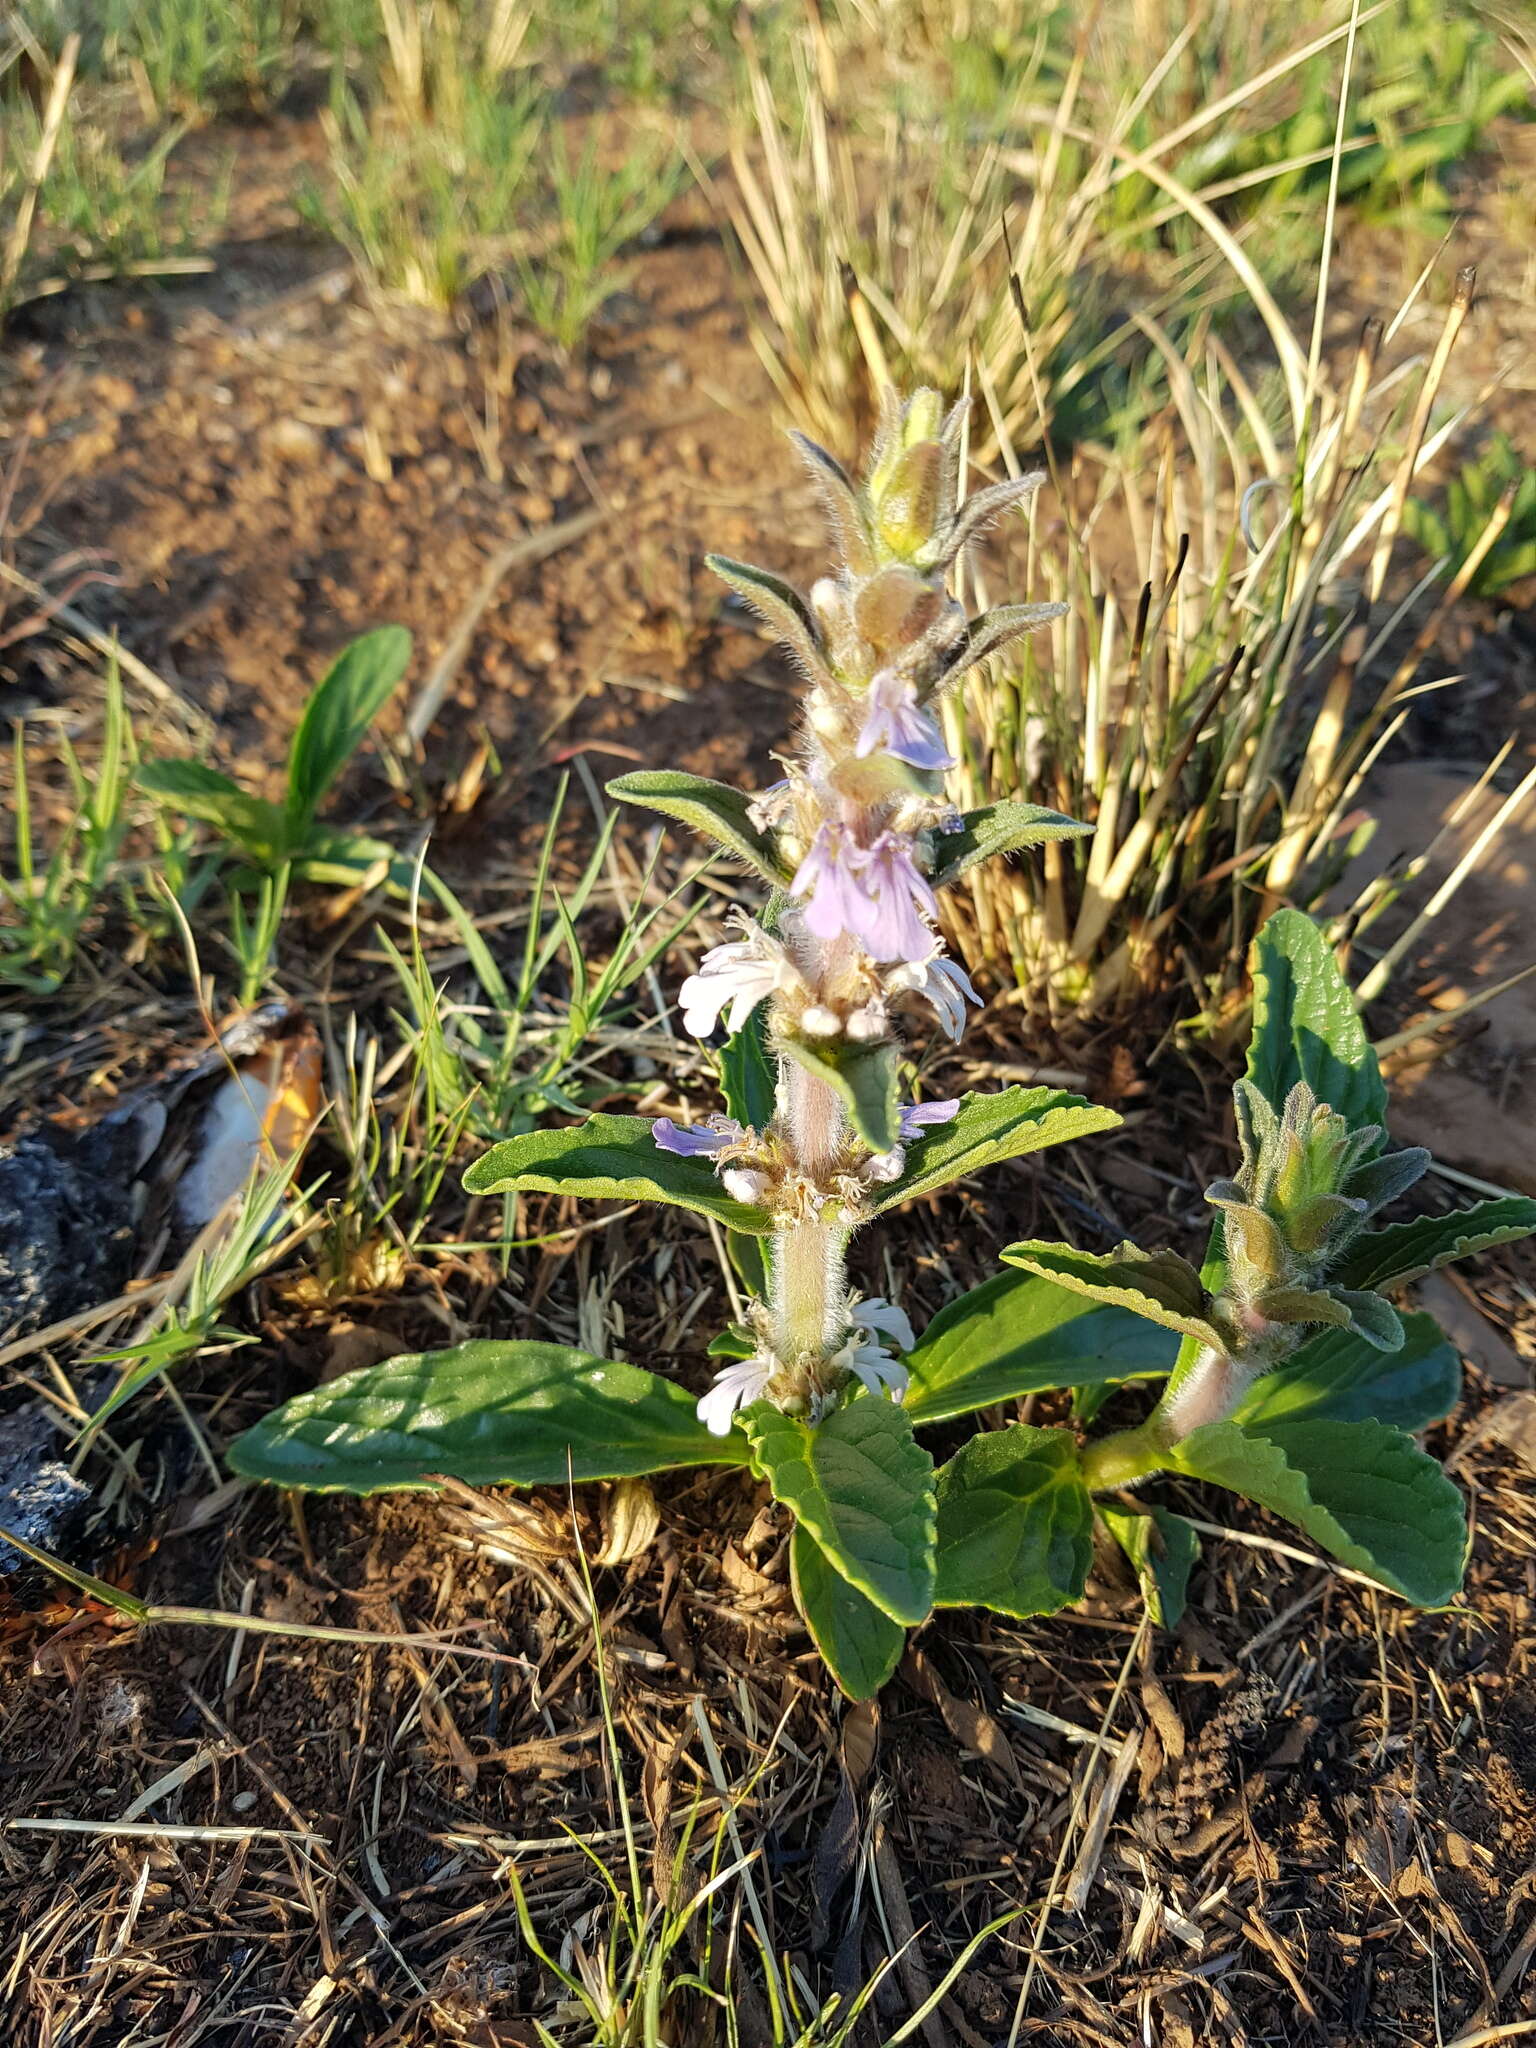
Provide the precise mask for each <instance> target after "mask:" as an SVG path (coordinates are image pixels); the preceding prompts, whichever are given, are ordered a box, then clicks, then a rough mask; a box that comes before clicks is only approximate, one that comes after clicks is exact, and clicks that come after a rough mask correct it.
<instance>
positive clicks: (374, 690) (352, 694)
mask: <svg viewBox="0 0 1536 2048" xmlns="http://www.w3.org/2000/svg"><path fill="white" fill-rule="evenodd" d="M410 658H411V636H410V634H409V633H407V632H406V631H405V630H404V628H403V627H400V626H381V627H379V628H378V630H377V631H375V632H372V633H364V634H363V635H362V637H361V638H360V639H357V640H354V641H353V642H352V645H351V646H350V647H348V648H347V649H346V650H345V652H344V653H342V654H341V655H340V656H339V657H338V658H337V660H336V661H335V662H333V663H332V665H331V667H330V668H329V669H328V670H327V671H326V674H325V675H324V676H323V677H322V678H321V680H320V682H318V683H317V684H316V685H315V688H314V690H313V692H312V693H311V695H310V699H309V702H308V703H307V704H306V705H305V707H304V713H303V716H302V717H301V718H300V720H299V724H298V730H297V731H296V732H295V733H294V736H293V744H292V746H291V747H290V748H289V751H288V774H287V791H286V794H285V797H284V801H283V802H282V803H281V804H275V803H270V802H268V801H267V800H266V799H265V798H263V797H256V796H249V795H247V793H246V792H245V791H244V790H243V789H241V788H240V786H239V784H238V783H236V782H233V781H232V780H231V779H230V777H229V776H227V775H224V774H221V773H220V771H219V770H218V769H217V768H210V767H209V766H208V765H207V763H206V762H204V761H194V760H159V761H146V762H143V763H142V764H141V765H140V767H139V768H138V769H137V771H136V773H135V777H134V780H135V781H136V782H137V784H138V786H139V787H140V789H142V790H144V791H145V792H146V793H147V794H148V795H150V796H152V797H154V798H156V799H158V801H159V802H160V803H161V804H162V805H163V806H164V807H165V808H166V809H167V810H171V811H177V812H180V814H181V815H182V816H183V817H186V818H194V819H197V820H198V821H199V822H201V823H203V824H206V825H212V826H213V827H214V829H215V830H216V831H217V832H218V833H220V834H221V836H222V837H223V839H224V840H225V841H226V843H227V845H228V847H229V848H230V850H231V851H233V852H234V853H236V854H238V855H239V856H241V857H242V860H243V863H244V865H243V867H242V868H241V870H240V871H239V872H237V874H236V875H235V876H234V877H233V878H232V881H231V889H230V906H231V941H232V944H233V946H234V948H235V953H236V957H237V958H238V959H239V961H240V963H241V968H242V995H241V1000H242V1001H243V1002H246V1003H249V1002H251V1001H254V999H255V997H256V995H257V994H258V993H259V990H260V986H261V982H262V980H263V979H264V977H265V974H266V970H267V963H268V961H269V960H270V958H271V952H272V946H273V943H274V942H275V940H276V937H277V931H278V927H279V925H280V923H281V921H282V915H283V908H284V905H285V903H286V901H287V895H288V888H289V884H290V882H292V881H295V880H297V881H306V882H324V883H329V884H331V885H333V886H336V887H340V888H355V887H357V886H358V885H359V884H361V883H363V882H365V881H367V880H368V879H369V878H370V877H371V876H375V875H376V876H378V877H379V878H380V879H383V878H385V877H390V878H392V879H394V880H396V881H397V882H401V881H403V882H404V883H405V884H406V885H408V882H409V869H408V867H407V868H405V869H403V870H402V864H401V863H400V862H399V861H398V860H397V858H396V855H395V853H394V850H393V848H391V847H389V846H386V845H385V844H384V843H383V842H382V841H381V840H377V839H371V838H369V837H368V836H367V835H366V834H365V833H361V832H351V831H346V830H343V829H338V828H336V827H334V826H329V825H323V824H322V823H321V822H320V819H319V811H320V806H321V804H322V803H323V802H324V801H325V798H326V796H327V795H328V794H329V792H330V789H331V786H332V784H333V783H334V782H335V780H336V778H337V776H338V775H340V773H341V771H342V769H343V768H344V767H345V766H346V765H347V763H348V761H350V760H351V758H352V756H353V755H354V754H355V753H356V752H357V750H358V748H359V747H360V746H361V745H362V743H363V740H364V739H365V738H366V737H367V733H368V729H369V727H370V726H371V725H372V724H373V721H374V720H375V719H376V718H377V717H378V715H379V713H380V712H381V711H382V710H383V708H384V706H385V705H386V704H387V703H388V702H389V699H390V698H391V697H392V696H393V694H394V692H395V688H396V686H397V685H398V683H399V681H400V678H401V677H402V676H403V675H404V674H405V669H406V664H407V663H408V662H409V660H410ZM248 897H252V898H254V904H255V907H254V909H248V908H247V907H246V899H247V898H248Z"/></svg>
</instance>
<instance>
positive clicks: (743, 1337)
mask: <svg viewBox="0 0 1536 2048" xmlns="http://www.w3.org/2000/svg"><path fill="white" fill-rule="evenodd" d="M756 1349H757V1339H756V1338H755V1337H754V1336H753V1334H752V1332H751V1331H750V1330H749V1329H747V1328H746V1327H745V1325H744V1324H742V1323H727V1324H726V1326H725V1328H724V1329H723V1330H722V1331H721V1332H720V1334H719V1336H718V1337H712V1338H711V1339H710V1340H709V1343H708V1344H707V1345H706V1346H705V1350H706V1352H707V1354H708V1356H709V1357H711V1358H750V1357H751V1356H752V1354H753V1352H754V1351H755V1350H756Z"/></svg>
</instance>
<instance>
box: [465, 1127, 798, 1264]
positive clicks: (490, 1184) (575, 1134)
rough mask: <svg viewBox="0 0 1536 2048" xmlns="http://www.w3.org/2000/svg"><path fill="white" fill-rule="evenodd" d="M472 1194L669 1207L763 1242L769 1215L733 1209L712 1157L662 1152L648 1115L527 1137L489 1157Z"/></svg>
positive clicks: (468, 1181)
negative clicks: (522, 1192)
mask: <svg viewBox="0 0 1536 2048" xmlns="http://www.w3.org/2000/svg"><path fill="white" fill-rule="evenodd" d="M464 1186H465V1189H466V1191H467V1192H468V1193H469V1194H472V1195H505V1194H512V1193H515V1192H518V1191H520V1190H524V1189H526V1190H529V1191H531V1192H538V1193H543V1194H556V1195H581V1196H583V1197H585V1198H586V1199H587V1200H589V1201H597V1202H668V1203H670V1204H671V1205H672V1206H673V1207H674V1208H678V1209H693V1210H695V1211H696V1212H697V1213H698V1214H699V1215H701V1216H713V1217H714V1218H715V1219H716V1221H717V1222H720V1223H723V1224H724V1225H725V1226H726V1228H727V1229H728V1230H737V1231H742V1232H744V1233H745V1234H746V1235H747V1236H749V1237H761V1236H762V1235H763V1233H764V1232H765V1231H768V1230H770V1229H772V1227H773V1225H772V1220H771V1218H770V1217H769V1215H768V1212H767V1210H766V1209H760V1208H758V1207H757V1205H756V1204H755V1203H750V1202H733V1201H732V1200H731V1198H730V1196H729V1195H728V1194H726V1192H725V1190H724V1189H723V1188H722V1187H721V1185H720V1181H719V1178H718V1176H717V1175H716V1173H715V1169H714V1167H713V1166H712V1165H711V1164H710V1162H709V1160H708V1158H706V1157H700V1156H698V1155H695V1156H692V1157H686V1158H685V1157H683V1156H682V1155H680V1154H679V1153H676V1152H666V1151H663V1149H662V1147H661V1146H660V1145H658V1144H657V1143H656V1140H655V1139H654V1138H653V1137H652V1136H651V1119H650V1118H649V1117H644V1116H602V1115H599V1116H589V1117H588V1118H587V1120H586V1122H585V1123H584V1124H578V1125H577V1126H576V1128H575V1129H574V1130H565V1131H527V1132H525V1133H524V1134H523V1136H522V1137H520V1138H503V1139H502V1140H501V1142H500V1144H498V1145H493V1146H492V1147H491V1149H490V1151H489V1152H485V1153H482V1155H481V1156H480V1158H478V1159H477V1160H476V1161H475V1163H474V1165H473V1166H471V1167H470V1169H469V1171H468V1172H467V1173H466V1174H465V1176H464Z"/></svg>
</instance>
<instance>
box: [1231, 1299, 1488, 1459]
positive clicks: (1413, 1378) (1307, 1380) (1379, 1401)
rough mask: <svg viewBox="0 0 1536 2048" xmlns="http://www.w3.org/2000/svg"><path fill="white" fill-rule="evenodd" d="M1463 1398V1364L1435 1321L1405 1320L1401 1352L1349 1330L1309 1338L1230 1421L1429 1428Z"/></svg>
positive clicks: (1258, 1386) (1414, 1317)
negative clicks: (1331, 1422)
mask: <svg viewBox="0 0 1536 2048" xmlns="http://www.w3.org/2000/svg"><path fill="white" fill-rule="evenodd" d="M1460 1395H1461V1361H1460V1359H1459V1358H1458V1357H1457V1356H1456V1351H1455V1348H1454V1346H1453V1345H1451V1344H1448V1343H1447V1342H1446V1340H1445V1338H1444V1337H1443V1336H1442V1335H1441V1333H1440V1330H1439V1328H1438V1327H1437V1325H1436V1323H1435V1321H1434V1319H1433V1317H1431V1316H1424V1315H1405V1316H1404V1317H1403V1347H1402V1349H1401V1350H1400V1351H1378V1350H1376V1349H1375V1347H1374V1346H1372V1345H1370V1344H1367V1343H1364V1342H1362V1341H1361V1339H1360V1338H1358V1337H1357V1336H1355V1335H1354V1333H1353V1332H1352V1331H1349V1330H1328V1331H1325V1332H1324V1334H1323V1335H1322V1336H1320V1337H1313V1338H1312V1339H1310V1341H1309V1342H1307V1343H1305V1344H1303V1345H1302V1347H1301V1349H1300V1350H1299V1351H1298V1352H1297V1353H1296V1354H1295V1356H1294V1357H1293V1358H1291V1359H1290V1360H1289V1361H1288V1362H1287V1363H1286V1364H1285V1365H1282V1366H1281V1367H1280V1369H1279V1371H1278V1372H1272V1373H1268V1374H1266V1376H1265V1377H1264V1378H1263V1379H1261V1380H1256V1381H1255V1382H1254V1384H1253V1385H1252V1386H1251V1387H1250V1388H1249V1389H1248V1392H1247V1393H1246V1394H1245V1395H1244V1396H1243V1399H1242V1401H1241V1402H1240V1403H1239V1404H1238V1406H1237V1408H1236V1409H1235V1410H1234V1411H1233V1417H1232V1419H1233V1421H1234V1422H1241V1423H1243V1424H1245V1425H1254V1426H1258V1427H1260V1428H1264V1429H1267V1428H1268V1427H1269V1426H1270V1424H1271V1423H1272V1422H1301V1421H1303V1420H1305V1421H1312V1422H1321V1421H1323V1420H1325V1419H1332V1420H1334V1421H1338V1422H1364V1421H1367V1420H1371V1419H1374V1420H1375V1421H1377V1422H1390V1423H1393V1424H1395V1425H1396V1427H1397V1428H1399V1429H1406V1430H1409V1431H1413V1430H1416V1429H1424V1428H1427V1427H1428V1425H1429V1424H1430V1423H1431V1422H1438V1421H1439V1419H1440V1417H1441V1416H1442V1415H1447V1414H1449V1413H1450V1411H1451V1409H1452V1408H1454V1407H1455V1405H1456V1403H1457V1400H1458V1399H1459V1398H1460Z"/></svg>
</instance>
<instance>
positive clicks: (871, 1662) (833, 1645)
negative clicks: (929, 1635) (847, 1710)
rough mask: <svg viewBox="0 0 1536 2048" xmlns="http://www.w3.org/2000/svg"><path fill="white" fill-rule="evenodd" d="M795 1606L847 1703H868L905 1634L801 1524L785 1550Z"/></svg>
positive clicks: (892, 1667) (897, 1658)
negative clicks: (787, 1553) (830, 1557)
mask: <svg viewBox="0 0 1536 2048" xmlns="http://www.w3.org/2000/svg"><path fill="white" fill-rule="evenodd" d="M789 1573H790V1584H791V1585H792V1586H793V1588H794V1594H795V1605H796V1606H797V1607H798V1608H799V1610H800V1614H801V1618H802V1620H803V1621H804V1622H805V1625H806V1627H807V1628H808V1629H809V1630H810V1632H811V1640H812V1641H813V1642H814V1643H815V1645H816V1647H817V1649H818V1650H819V1651H820V1652H821V1655H822V1661H823V1662H824V1663H825V1664H826V1666H827V1669H828V1670H829V1671H830V1672H831V1673H832V1676H833V1677H834V1678H835V1679H836V1680H837V1682H838V1684H839V1685H840V1686H841V1687H842V1689H843V1691H844V1692H845V1693H847V1695H848V1697H849V1699H851V1700H872V1699H873V1698H874V1696H875V1694H876V1693H877V1692H878V1691H879V1690H880V1688H881V1686H882V1685H884V1684H885V1682H886V1680H887V1679H888V1678H889V1677H890V1675H891V1673H892V1672H893V1671H894V1670H895V1669H896V1666H897V1665H898V1664H899V1663H900V1662H901V1653H902V1650H903V1649H904V1648H905V1646H906V1640H907V1632H906V1630H905V1629H904V1628H903V1627H902V1626H901V1624H900V1623H899V1622H895V1621H892V1620H891V1618H890V1616H889V1615H888V1614H882V1613H881V1612H880V1609H879V1608H878V1607H877V1606H876V1605H875V1603H874V1602H873V1601H872V1600H868V1599H866V1598H865V1596H864V1595H863V1594H862V1593H861V1592H860V1591H859V1589H858V1588H857V1586H850V1585H849V1583H848V1581H847V1580H846V1579H845V1578H844V1577H843V1575H842V1573H841V1572H840V1571H838V1570H836V1568H835V1567H834V1566H833V1565H832V1563H831V1562H830V1560H829V1559H828V1557H827V1554H826V1552H825V1551H824V1550H823V1549H822V1548H821V1546H820V1544H819V1543H817V1541H816V1540H815V1538H814V1537H813V1536H812V1535H811V1533H810V1531H809V1530H808V1529H807V1528H806V1526H805V1524H804V1523H803V1522H797V1523H796V1524H795V1530H794V1535H793V1536H792V1537H791V1539H790V1545H789Z"/></svg>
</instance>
